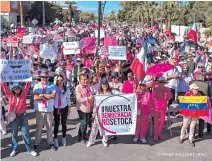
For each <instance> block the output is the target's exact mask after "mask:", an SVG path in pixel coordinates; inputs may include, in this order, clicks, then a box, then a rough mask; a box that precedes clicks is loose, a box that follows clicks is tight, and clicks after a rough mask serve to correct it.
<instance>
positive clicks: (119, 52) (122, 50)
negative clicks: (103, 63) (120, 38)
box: [109, 46, 127, 60]
mask: <svg viewBox="0 0 212 161" xmlns="http://www.w3.org/2000/svg"><path fill="white" fill-rule="evenodd" d="M109 59H112V60H126V59H127V56H126V46H109Z"/></svg>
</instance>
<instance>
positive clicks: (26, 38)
mask: <svg viewBox="0 0 212 161" xmlns="http://www.w3.org/2000/svg"><path fill="white" fill-rule="evenodd" d="M33 40H34V36H33V35H27V36H23V42H22V43H23V44H33Z"/></svg>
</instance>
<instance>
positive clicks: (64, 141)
mask: <svg viewBox="0 0 212 161" xmlns="http://www.w3.org/2000/svg"><path fill="white" fill-rule="evenodd" d="M62 144H63V146H66V145H67V142H66V138H63V139H62Z"/></svg>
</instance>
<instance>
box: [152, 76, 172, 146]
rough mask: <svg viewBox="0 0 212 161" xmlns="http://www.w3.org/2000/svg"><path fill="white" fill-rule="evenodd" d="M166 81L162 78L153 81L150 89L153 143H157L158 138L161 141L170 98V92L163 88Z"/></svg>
mask: <svg viewBox="0 0 212 161" xmlns="http://www.w3.org/2000/svg"><path fill="white" fill-rule="evenodd" d="M165 83H166V80H165V78H164V77H160V78H159V79H156V80H155V81H154V86H153V89H152V101H153V104H154V106H153V112H154V130H155V136H154V141H156V142H157V141H158V138H159V139H161V140H163V136H162V134H161V133H162V131H163V128H164V123H165V115H166V110H167V106H168V101H169V100H170V99H171V98H172V92H171V91H170V90H169V89H168V88H167V87H165V86H164V84H165Z"/></svg>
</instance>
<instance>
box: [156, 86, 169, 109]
mask: <svg viewBox="0 0 212 161" xmlns="http://www.w3.org/2000/svg"><path fill="white" fill-rule="evenodd" d="M171 98H172V92H171V91H170V90H169V89H168V88H166V87H163V86H158V87H155V88H153V90H152V101H153V104H154V107H153V108H154V110H157V111H158V110H159V111H166V109H167V105H168V101H169V100H170V99H171Z"/></svg>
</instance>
